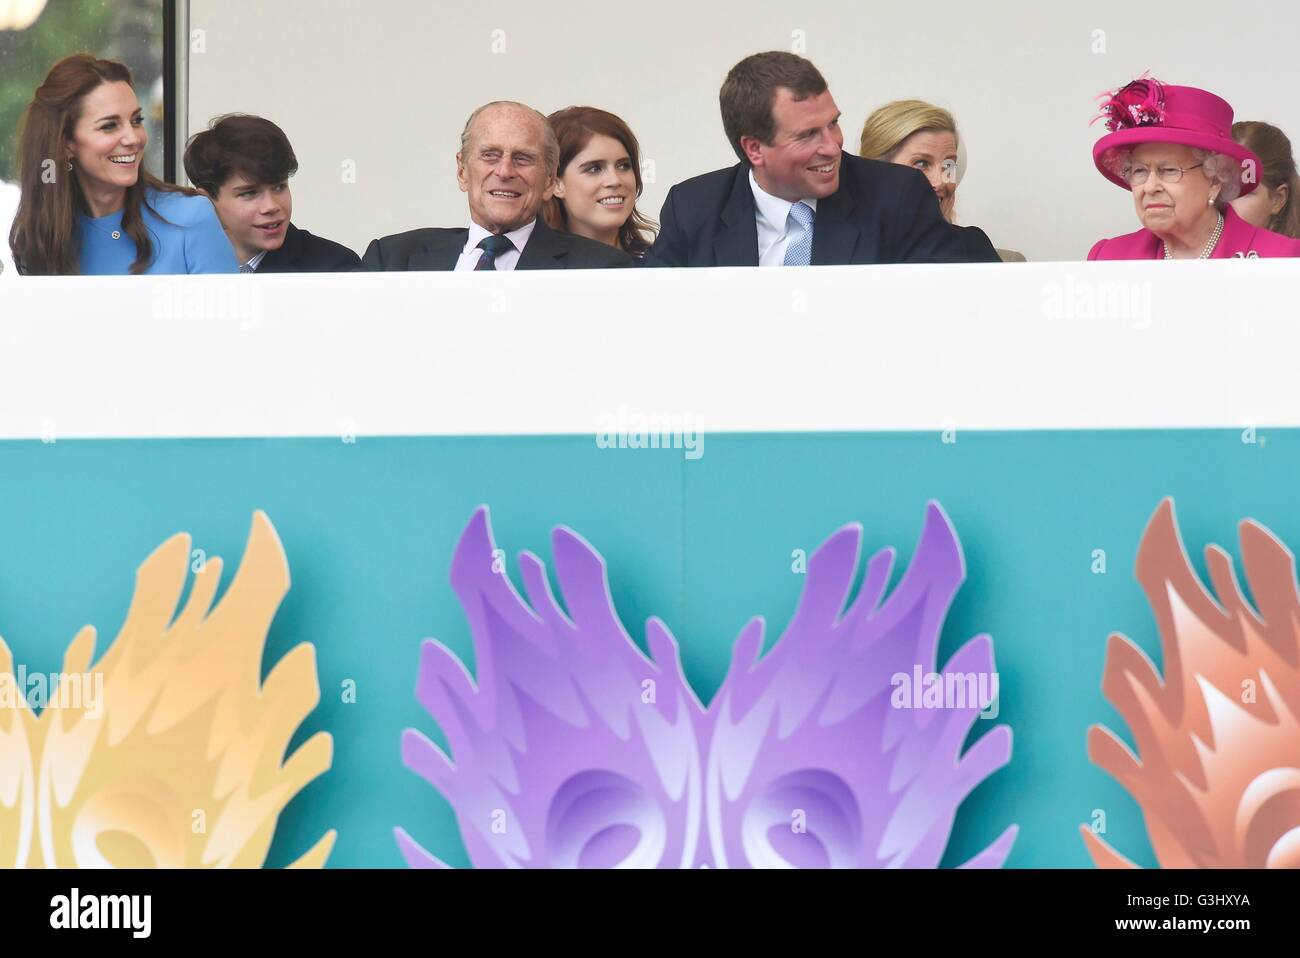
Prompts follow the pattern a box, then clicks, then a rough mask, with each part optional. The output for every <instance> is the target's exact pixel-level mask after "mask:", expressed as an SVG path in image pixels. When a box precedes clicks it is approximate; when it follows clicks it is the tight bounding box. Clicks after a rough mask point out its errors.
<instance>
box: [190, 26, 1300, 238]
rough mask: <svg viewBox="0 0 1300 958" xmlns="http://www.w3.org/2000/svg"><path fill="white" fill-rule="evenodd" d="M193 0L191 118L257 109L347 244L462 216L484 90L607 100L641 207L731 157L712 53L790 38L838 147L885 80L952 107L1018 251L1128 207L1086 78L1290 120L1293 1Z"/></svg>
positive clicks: (967, 206) (1000, 225)
mask: <svg viewBox="0 0 1300 958" xmlns="http://www.w3.org/2000/svg"><path fill="white" fill-rule="evenodd" d="M190 18H191V28H192V29H193V30H198V31H202V33H201V34H200V37H201V41H202V45H203V52H201V53H192V54H191V57H190V81H191V87H190V104H189V105H190V113H189V122H190V132H191V133H193V132H195V131H197V130H200V129H202V128H203V127H204V126H206V124H207V122H208V120H209V119H210V118H211V117H213V116H216V115H218V114H221V113H226V112H233V111H241V112H248V113H258V114H262V115H264V116H267V117H269V118H271V119H273V120H275V121H276V122H277V123H279V124H280V125H281V126H282V127H284V129H285V131H286V132H287V133H288V135H289V137H290V139H291V140H292V141H293V144H294V147H295V149H296V151H297V153H298V158H299V162H300V164H301V171H300V172H299V174H298V176H297V177H296V178H295V180H294V183H293V187H294V200H295V214H294V220H295V222H297V224H298V225H299V226H302V227H304V228H306V229H309V230H311V231H313V232H316V233H319V234H321V235H325V236H328V237H330V238H332V239H337V240H339V241H340V242H344V243H347V244H348V245H350V246H352V247H353V248H354V249H356V250H357V251H358V252H363V251H364V249H365V246H366V244H367V243H368V242H369V240H370V239H372V238H373V237H375V236H379V235H383V234H387V233H395V232H399V231H401V230H406V229H411V228H414V227H417V226H459V225H464V224H465V223H466V222H467V219H468V214H467V211H466V206H465V200H464V196H463V194H461V193H460V192H459V190H458V189H457V188H456V183H455V176H454V170H455V166H454V160H453V156H454V154H455V151H456V147H457V145H458V138H459V135H460V130H461V127H462V126H463V124H464V121H465V118H466V116H467V115H468V114H469V113H470V111H471V110H472V109H473V108H474V107H475V106H477V105H478V104H480V103H483V102H486V101H488V100H493V99H498V98H510V99H518V100H523V101H524V102H527V103H529V104H531V105H533V106H535V107H537V108H538V109H540V110H542V111H543V112H545V113H549V112H551V111H553V110H556V109H559V108H561V107H564V106H569V105H573V104H587V105H592V106H599V107H603V108H605V109H608V110H612V111H613V112H615V113H618V114H620V115H621V116H622V117H623V118H624V119H626V120H627V121H628V123H629V124H630V125H631V126H632V128H633V130H635V131H636V133H637V136H638V137H639V138H640V140H641V143H642V149H643V152H644V156H645V158H646V159H649V160H653V161H654V182H652V183H648V184H647V185H646V190H645V194H644V196H643V198H642V208H643V209H646V210H647V211H648V212H650V213H652V214H653V215H656V216H657V214H658V211H659V207H660V204H661V203H662V202H663V198H664V196H665V195H666V193H667V191H668V188H669V187H670V186H671V185H672V184H673V183H675V182H677V181H679V180H682V179H685V178H687V177H689V176H693V175H695V174H697V173H702V172H706V171H708V170H711V169H716V168H718V167H721V166H727V165H730V164H731V163H733V162H734V156H733V154H732V153H731V149H730V147H729V146H728V144H727V142H726V139H725V137H724V136H723V132H722V124H721V120H720V119H719V116H718V105H717V94H718V87H719V85H720V84H721V82H722V79H723V77H724V76H725V75H726V72H727V70H728V68H729V67H730V66H731V65H732V64H733V63H734V62H735V61H737V60H739V59H740V58H741V57H743V56H745V55H747V54H749V53H752V52H756V51H759V50H766V49H790V48H791V46H792V43H793V42H795V39H796V38H801V39H802V42H803V43H804V45H805V46H804V50H803V51H802V52H805V53H806V55H807V56H808V57H810V58H811V59H812V60H813V61H814V62H815V63H816V64H817V65H818V67H819V68H820V69H821V71H822V73H823V74H825V76H826V78H827V81H828V82H829V84H830V87H831V91H832V93H833V94H834V96H835V98H836V101H837V102H838V104H839V106H840V108H841V109H842V110H843V111H844V121H843V123H844V128H845V134H846V136H845V140H846V142H845V146H846V148H847V149H849V150H850V151H851V152H856V150H857V142H858V137H859V135H860V133H861V129H862V123H863V121H864V120H865V119H866V117H867V115H868V113H870V112H871V110H873V109H874V108H875V107H877V106H879V105H880V104H882V103H885V102H887V101H889V100H893V99H898V98H902V97H919V98H922V99H928V100H931V101H932V102H935V103H937V104H939V105H941V106H945V107H947V108H949V109H950V110H952V111H953V113H954V114H955V116H956V117H957V122H958V126H959V127H960V129H961V134H962V138H963V140H964V142H965V144H966V147H967V150H968V154H969V165H968V168H967V170H966V175H965V178H964V179H963V181H962V183H961V185H960V189H959V192H958V207H957V210H958V219H959V221H960V222H962V223H963V224H974V225H978V226H982V227H983V228H984V229H985V230H986V231H987V232H988V233H989V235H990V237H991V238H992V239H993V241H994V243H995V244H996V245H998V246H1002V247H1007V248H1011V249H1018V250H1021V251H1022V252H1024V253H1025V254H1026V255H1027V256H1028V257H1029V258H1030V259H1031V260H1044V259H1082V258H1083V257H1084V256H1086V254H1087V251H1088V248H1089V246H1090V245H1091V244H1092V243H1093V242H1094V241H1095V240H1097V239H1098V238H1100V237H1103V236H1113V235H1116V234H1119V233H1126V232H1130V231H1132V230H1134V229H1136V228H1137V221H1136V217H1135V215H1134V212H1133V209H1132V205H1131V202H1130V200H1129V197H1128V196H1127V195H1126V194H1125V193H1123V192H1121V191H1120V190H1119V189H1118V188H1117V187H1115V186H1112V185H1111V184H1109V183H1108V182H1107V181H1105V180H1104V179H1102V177H1101V176H1100V174H1098V173H1097V172H1096V170H1095V169H1094V167H1093V165H1092V159H1091V144H1092V143H1093V141H1094V140H1096V138H1097V137H1098V135H1099V133H1100V131H1101V129H1102V127H1101V125H1100V124H1097V125H1095V126H1091V127H1090V126H1089V125H1088V121H1089V120H1090V119H1091V118H1092V117H1093V116H1094V115H1095V112H1096V101H1095V99H1094V98H1095V96H1096V94H1098V93H1099V92H1101V91H1102V90H1104V89H1108V88H1113V87H1115V86H1118V85H1120V84H1122V83H1125V82H1127V81H1128V80H1130V79H1132V78H1134V77H1135V76H1137V75H1139V74H1141V73H1142V72H1143V71H1145V70H1148V69H1149V70H1150V71H1151V72H1152V74H1153V75H1154V76H1156V77H1158V78H1160V79H1162V80H1165V81H1166V82H1170V83H1179V84H1184V85H1190V86H1200V87H1204V88H1207V89H1210V90H1213V91H1214V92H1216V93H1218V94H1219V95H1221V96H1223V97H1224V98H1225V99H1227V100H1228V101H1229V102H1230V103H1231V104H1232V105H1233V106H1234V108H1235V109H1236V111H1237V119H1239V120H1240V119H1263V120H1267V121H1269V122H1272V123H1276V124H1277V125H1279V126H1281V127H1282V128H1283V129H1284V130H1287V132H1288V133H1289V134H1290V135H1291V136H1292V137H1293V138H1294V139H1295V140H1296V141H1297V143H1298V144H1300V102H1297V98H1296V92H1297V90H1300V61H1297V58H1296V57H1295V55H1294V49H1295V45H1296V41H1297V38H1298V37H1300V6H1296V5H1295V4H1291V3H1285V4H1284V3H1281V2H1277V0H1265V2H1261V3H1257V4H1253V5H1246V6H1236V5H1232V4H1226V3H1223V2H1210V0H1178V2H1177V3H1175V4H1174V5H1173V6H1172V7H1167V8H1160V7H1157V6H1153V5H1151V4H1149V3H1147V4H1138V3H1134V2H1132V0H1093V2H1091V3H1089V4H1087V5H1080V6H1079V7H1078V8H1067V7H1064V6H1057V5H1048V4H1045V3H1042V2H1041V0H1000V2H999V0H989V2H984V3H965V2H961V3H959V2H956V0H934V2H931V3H928V4H918V3H914V2H904V0H878V2H874V3H870V4H867V3H863V2H861V0H825V2H823V3H821V4H817V5H813V6H800V7H796V5H795V4H791V3H789V2H788V0H783V2H777V0H748V2H745V3H743V4H741V3H727V4H721V3H705V2H701V0H658V2H656V3H647V4H640V3H622V4H613V3H609V2H608V0H604V2H601V0H565V2H563V3H536V2H534V3H524V2H521V0H498V2H497V3H494V4H469V3H465V2H448V0H437V2H428V0H424V2H417V0H368V2H365V3H357V2H350V0H275V2H273V3H267V2H263V0H192V2H191V14H190ZM494 31H504V32H503V33H497V34H494ZM796 31H800V32H798V33H797V32H796ZM1097 31H1100V32H1097ZM502 41H504V51H503V52H494V49H493V47H494V43H495V44H496V45H497V46H498V47H499V46H500V44H501V42H502ZM347 161H351V162H353V163H355V169H356V182H355V183H346V182H344V178H343V175H342V171H343V169H344V164H345V162H347Z"/></svg>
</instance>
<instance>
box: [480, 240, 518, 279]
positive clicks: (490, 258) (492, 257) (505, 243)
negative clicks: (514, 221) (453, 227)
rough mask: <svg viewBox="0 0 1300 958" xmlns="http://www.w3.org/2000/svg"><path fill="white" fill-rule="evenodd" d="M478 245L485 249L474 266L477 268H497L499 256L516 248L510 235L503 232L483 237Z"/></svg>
mask: <svg viewBox="0 0 1300 958" xmlns="http://www.w3.org/2000/svg"><path fill="white" fill-rule="evenodd" d="M478 246H479V249H481V250H482V251H483V255H482V256H480V257H479V258H478V263H476V264H475V266H474V269H475V270H480V269H496V268H497V257H498V256H500V255H501V254H502V253H505V252H507V251H508V250H512V249H514V248H515V244H514V243H512V242H510V237H509V236H505V235H501V234H497V235H493V236H485V237H483V239H481V240H479V244H478Z"/></svg>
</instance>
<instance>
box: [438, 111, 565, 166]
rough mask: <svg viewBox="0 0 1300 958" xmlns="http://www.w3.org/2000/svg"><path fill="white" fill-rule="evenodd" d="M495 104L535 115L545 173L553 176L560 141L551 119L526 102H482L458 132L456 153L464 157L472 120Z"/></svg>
mask: <svg viewBox="0 0 1300 958" xmlns="http://www.w3.org/2000/svg"><path fill="white" fill-rule="evenodd" d="M497 106H509V107H514V108H515V109H517V110H522V111H523V112H525V113H531V114H532V115H533V116H535V117H537V122H538V123H540V124H541V125H542V153H543V159H544V160H545V162H546V173H547V175H548V176H555V175H556V174H557V173H558V172H559V167H560V141H559V139H557V138H556V136H555V130H554V129H553V128H552V127H551V121H550V120H548V119H547V118H546V116H545V114H543V113H539V112H538V111H537V110H534V109H533V108H532V107H531V106H528V105H527V104H526V103H520V102H518V101H517V100H493V101H492V102H491V103H484V104H483V105H482V106H481V107H479V108H478V109H477V110H475V111H474V112H473V113H471V114H470V115H469V119H468V120H466V121H465V129H463V130H461V132H460V152H459V153H458V154H457V155H458V156H460V157H461V158H462V160H463V159H464V156H465V147H467V146H469V131H470V129H471V128H472V127H473V126H474V121H475V120H477V119H478V116H479V114H480V113H482V112H483V111H484V110H488V109H491V108H492V107H497Z"/></svg>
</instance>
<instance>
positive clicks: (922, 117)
mask: <svg viewBox="0 0 1300 958" xmlns="http://www.w3.org/2000/svg"><path fill="white" fill-rule="evenodd" d="M923 130H926V131H932V132H936V133H951V134H952V135H953V138H954V139H956V138H957V121H956V120H954V119H953V118H952V114H951V113H949V112H948V111H947V110H945V109H943V108H942V107H937V106H935V105H934V104H933V103H926V102H925V101H924V100H895V101H894V102H893V103H886V104H885V105H884V106H882V107H880V108H879V109H877V110H875V111H874V112H873V113H872V114H871V116H869V117H867V122H866V123H865V124H864V125H863V127H862V143H861V145H860V147H859V149H858V155H859V156H861V157H864V158H865V159H868V160H885V161H889V160H890V159H891V158H892V157H893V155H894V154H895V153H897V152H898V148H899V147H900V146H902V145H903V143H904V142H905V141H906V140H907V138H908V137H909V136H911V135H912V134H913V133H920V132H921V131H923Z"/></svg>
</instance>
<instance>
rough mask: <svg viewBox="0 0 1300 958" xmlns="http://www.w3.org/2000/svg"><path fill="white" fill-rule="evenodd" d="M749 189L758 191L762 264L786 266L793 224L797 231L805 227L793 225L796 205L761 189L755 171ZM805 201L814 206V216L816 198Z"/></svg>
mask: <svg viewBox="0 0 1300 958" xmlns="http://www.w3.org/2000/svg"><path fill="white" fill-rule="evenodd" d="M749 188H750V189H751V190H753V191H754V209H755V211H756V215H755V217H754V219H755V220H756V221H757V223H758V265H759V266H783V265H785V248H786V247H787V246H789V245H790V227H791V225H793V227H794V232H796V233H801V232H803V228H802V227H801V226H800V225H799V224H798V223H794V224H791V223H790V207H792V206H794V204H793V203H791V202H790V201H789V200H783V199H781V198H780V197H779V196H773V195H772V194H771V193H769V192H767V191H766V190H764V189H763V188H762V187H761V186H759V185H758V181H757V180H756V179H754V170H753V169H752V168H751V169H750V171H749ZM803 202H805V203H807V204H808V205H809V206H811V207H812V210H813V212H814V213H816V212H817V200H816V198H813V199H810V200H804V201H803ZM814 228H815V227H814Z"/></svg>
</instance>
